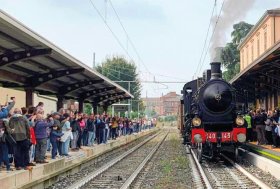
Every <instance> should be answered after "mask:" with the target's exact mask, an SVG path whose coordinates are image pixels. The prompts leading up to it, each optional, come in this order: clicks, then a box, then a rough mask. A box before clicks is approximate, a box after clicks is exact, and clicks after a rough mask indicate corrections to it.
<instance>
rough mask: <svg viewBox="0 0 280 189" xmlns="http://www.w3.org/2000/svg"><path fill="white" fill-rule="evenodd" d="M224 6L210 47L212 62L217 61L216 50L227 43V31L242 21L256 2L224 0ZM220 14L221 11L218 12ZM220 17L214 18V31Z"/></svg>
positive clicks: (251, 0)
mask: <svg viewBox="0 0 280 189" xmlns="http://www.w3.org/2000/svg"><path fill="white" fill-rule="evenodd" d="M224 1H225V2H224V6H223V9H222V12H221V15H220V18H219V21H218V23H217V26H216V29H215V33H214V35H213V38H212V40H211V45H210V58H211V61H212V60H216V61H218V60H217V58H215V56H216V52H215V48H217V47H222V46H224V45H225V43H226V33H225V32H226V31H227V30H228V29H229V28H231V27H232V26H233V24H235V23H236V22H239V21H241V20H240V19H243V18H244V17H245V16H246V14H247V12H248V11H249V10H250V9H251V8H252V7H253V5H254V3H255V1H256V0H224ZM218 14H219V11H218ZM217 17H218V15H215V16H213V17H212V19H211V22H212V28H213V29H214V27H215V25H216V21H217Z"/></svg>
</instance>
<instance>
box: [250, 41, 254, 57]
mask: <svg viewBox="0 0 280 189" xmlns="http://www.w3.org/2000/svg"><path fill="white" fill-rule="evenodd" d="M253 60H254V41H252V42H251V61H252V62H253Z"/></svg>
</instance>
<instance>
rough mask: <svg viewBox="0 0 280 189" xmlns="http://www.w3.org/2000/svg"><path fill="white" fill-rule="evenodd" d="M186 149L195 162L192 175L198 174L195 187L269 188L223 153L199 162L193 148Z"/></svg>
mask: <svg viewBox="0 0 280 189" xmlns="http://www.w3.org/2000/svg"><path fill="white" fill-rule="evenodd" d="M187 150H189V151H190V153H191V154H192V158H193V160H194V161H193V162H195V163H194V164H193V167H194V169H195V170H194V171H193V172H194V173H193V175H194V174H196V175H194V176H196V177H197V176H199V178H196V182H197V183H196V185H197V186H198V187H197V188H250V189H254V188H263V189H268V188H270V187H269V186H268V185H266V184H265V183H264V182H263V181H261V180H260V179H258V178H257V177H255V176H253V175H252V174H250V173H249V172H247V171H246V170H245V169H244V168H242V166H240V165H238V164H237V163H235V162H233V161H232V160H231V159H230V158H229V157H227V156H226V155H224V154H222V155H221V157H220V158H217V159H215V160H212V161H208V160H202V163H201V164H199V162H198V160H197V159H196V154H195V150H193V149H187Z"/></svg>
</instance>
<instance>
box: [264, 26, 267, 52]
mask: <svg viewBox="0 0 280 189" xmlns="http://www.w3.org/2000/svg"><path fill="white" fill-rule="evenodd" d="M266 49H267V32H266V30H265V31H264V50H266Z"/></svg>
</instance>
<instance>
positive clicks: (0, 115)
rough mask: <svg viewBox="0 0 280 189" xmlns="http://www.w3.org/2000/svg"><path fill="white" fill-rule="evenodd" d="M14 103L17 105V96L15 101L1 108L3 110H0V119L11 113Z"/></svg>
mask: <svg viewBox="0 0 280 189" xmlns="http://www.w3.org/2000/svg"><path fill="white" fill-rule="evenodd" d="M14 105H15V98H13V101H12V102H10V103H9V104H8V106H6V107H2V108H1V110H0V119H3V118H7V117H8V114H9V111H10V110H11V109H12V108H13V107H14Z"/></svg>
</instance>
